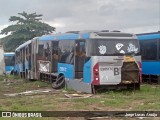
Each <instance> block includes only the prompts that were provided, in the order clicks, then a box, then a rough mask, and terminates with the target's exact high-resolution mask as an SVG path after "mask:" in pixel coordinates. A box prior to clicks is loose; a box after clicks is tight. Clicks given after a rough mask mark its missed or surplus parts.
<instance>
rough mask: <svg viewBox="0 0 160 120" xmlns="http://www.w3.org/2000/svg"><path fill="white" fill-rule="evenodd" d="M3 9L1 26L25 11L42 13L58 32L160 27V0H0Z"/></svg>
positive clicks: (154, 29) (140, 31) (130, 30)
mask: <svg viewBox="0 0 160 120" xmlns="http://www.w3.org/2000/svg"><path fill="white" fill-rule="evenodd" d="M0 9H1V10H0V30H2V29H3V28H4V27H7V26H8V25H9V24H12V23H10V22H9V21H8V19H9V17H10V16H17V13H21V12H23V11H25V12H27V13H34V12H36V13H37V14H43V21H44V22H46V23H48V24H50V25H51V26H53V27H56V32H66V31H71V30H120V31H123V32H131V33H145V32H157V31H160V0H0ZM0 37H3V36H2V35H0Z"/></svg>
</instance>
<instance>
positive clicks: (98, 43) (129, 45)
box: [90, 39, 139, 56]
mask: <svg viewBox="0 0 160 120" xmlns="http://www.w3.org/2000/svg"><path fill="white" fill-rule="evenodd" d="M90 42H91V55H92V56H107V55H135V54H137V53H139V43H138V40H136V39H128V40H127V39H125V40H124V39H92V40H90Z"/></svg>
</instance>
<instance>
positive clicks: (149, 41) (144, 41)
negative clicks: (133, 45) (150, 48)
mask: <svg viewBox="0 0 160 120" xmlns="http://www.w3.org/2000/svg"><path fill="white" fill-rule="evenodd" d="M158 40H159V39H149V40H141V41H139V44H140V47H142V43H146V42H148V43H151V42H154V41H155V42H156V45H157V46H156V47H157V48H156V49H157V50H156V52H157V54H156V59H154V60H153V59H143V55H142V54H143V53H142V51H141V50H144V48H140V54H141V56H142V61H158V60H159V59H158V53H159V52H158V49H159V48H158V46H159V42H158Z"/></svg>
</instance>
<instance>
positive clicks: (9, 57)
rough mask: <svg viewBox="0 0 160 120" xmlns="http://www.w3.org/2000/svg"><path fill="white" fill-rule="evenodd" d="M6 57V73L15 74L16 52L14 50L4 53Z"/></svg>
mask: <svg viewBox="0 0 160 120" xmlns="http://www.w3.org/2000/svg"><path fill="white" fill-rule="evenodd" d="M4 59H5V73H6V74H9V75H10V74H13V72H14V64H15V53H14V52H7V53H4Z"/></svg>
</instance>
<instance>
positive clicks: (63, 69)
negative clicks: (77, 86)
mask: <svg viewBox="0 0 160 120" xmlns="http://www.w3.org/2000/svg"><path fill="white" fill-rule="evenodd" d="M58 74H63V75H64V76H65V78H66V79H68V80H73V79H74V66H73V65H71V64H65V63H58Z"/></svg>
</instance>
